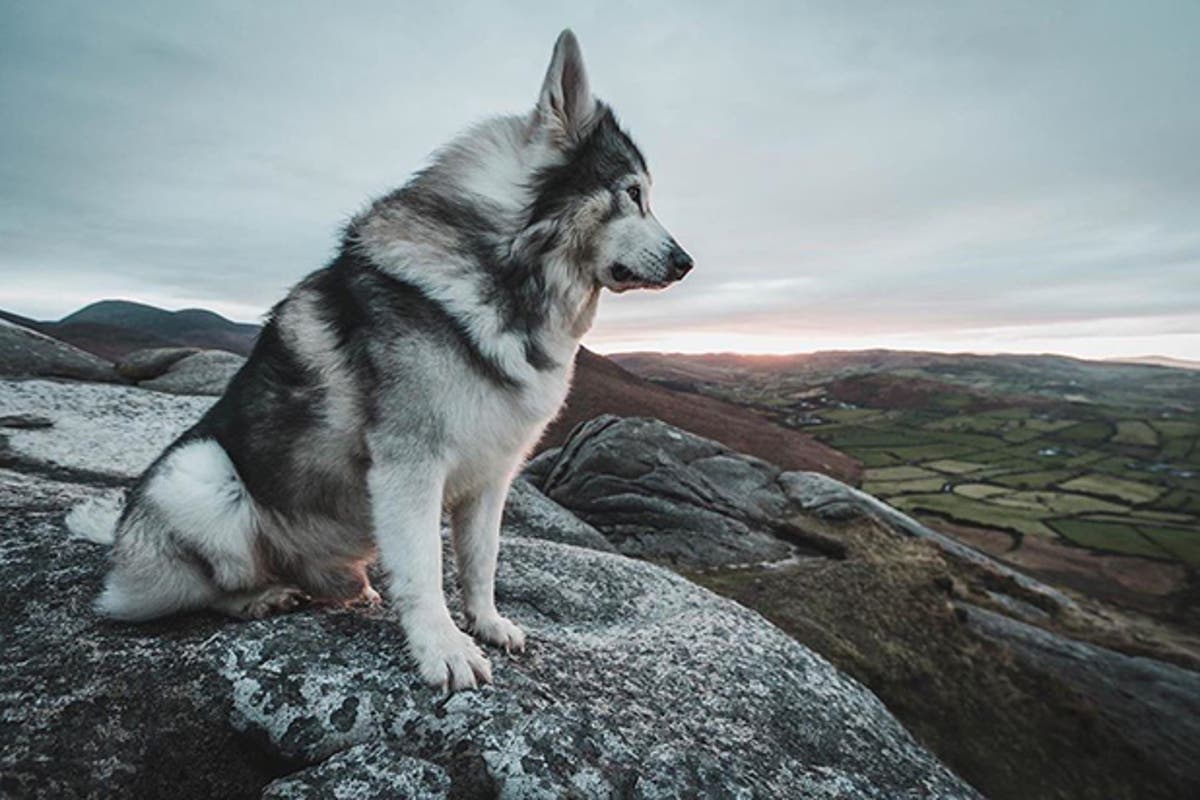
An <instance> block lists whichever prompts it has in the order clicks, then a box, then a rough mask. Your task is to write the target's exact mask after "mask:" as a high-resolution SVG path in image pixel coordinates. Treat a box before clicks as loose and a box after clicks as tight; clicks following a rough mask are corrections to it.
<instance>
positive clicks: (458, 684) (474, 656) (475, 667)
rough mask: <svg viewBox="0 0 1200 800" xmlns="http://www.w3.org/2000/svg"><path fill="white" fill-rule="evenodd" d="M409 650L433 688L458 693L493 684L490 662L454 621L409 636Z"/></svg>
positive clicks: (426, 680) (422, 675) (419, 669)
mask: <svg viewBox="0 0 1200 800" xmlns="http://www.w3.org/2000/svg"><path fill="white" fill-rule="evenodd" d="M408 648H409V652H411V653H412V656H413V659H414V660H415V661H416V662H417V671H418V672H419V673H420V675H421V678H422V680H424V681H425V682H426V683H428V684H429V685H430V686H438V687H441V688H442V689H443V690H445V689H448V690H450V691H451V692H458V691H461V690H463V689H477V688H478V687H480V686H482V685H483V684H485V683H491V682H492V665H491V663H490V662H489V661H488V660H487V657H486V656H484V654H483V651H482V650H480V649H479V645H477V644H475V642H474V641H473V640H472V639H471V637H470V636H468V635H466V634H465V633H463V632H462V631H460V630H459V629H458V627H457V626H456V625H455V624H454V623H453V622H452V621H447V622H446V623H444V624H438V625H436V626H433V627H431V628H429V629H426V630H424V631H418V632H415V633H414V634H413V635H410V636H409V640H408Z"/></svg>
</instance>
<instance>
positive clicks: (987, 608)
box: [526, 417, 1200, 800]
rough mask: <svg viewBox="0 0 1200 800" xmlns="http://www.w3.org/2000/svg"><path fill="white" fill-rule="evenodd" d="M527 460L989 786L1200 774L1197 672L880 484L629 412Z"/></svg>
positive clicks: (569, 504) (624, 544) (1117, 792)
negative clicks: (745, 451) (863, 686)
mask: <svg viewBox="0 0 1200 800" xmlns="http://www.w3.org/2000/svg"><path fill="white" fill-rule="evenodd" d="M526 475H527V477H528V478H529V480H530V481H532V482H533V483H534V484H535V485H536V486H538V487H540V488H542V489H543V490H544V491H545V492H546V493H547V495H548V496H549V497H550V498H551V499H553V500H554V501H555V502H557V503H559V504H561V505H563V506H564V507H566V508H567V509H569V510H571V511H573V512H574V513H576V514H577V515H578V516H579V517H580V518H582V519H583V520H585V521H586V522H588V523H589V524H591V525H592V526H594V527H595V528H596V529H597V530H598V531H600V532H601V533H602V534H603V535H604V536H605V537H606V538H607V539H608V540H609V542H610V543H612V545H613V546H614V547H616V548H617V549H618V550H619V551H620V552H623V553H626V554H629V555H636V556H638V557H641V558H645V559H649V560H653V561H659V562H666V563H669V564H671V565H673V566H675V567H676V568H678V569H680V570H681V571H684V572H685V573H686V574H688V575H689V576H691V577H693V579H695V580H697V581H699V582H701V583H703V584H705V585H707V586H710V587H711V588H714V589H716V590H718V591H720V592H722V593H723V594H726V595H728V596H730V597H733V598H736V599H737V600H738V601H739V602H742V603H743V604H745V605H748V606H749V607H751V608H755V609H757V610H759V611H761V612H762V613H763V614H764V615H766V616H767V617H768V618H770V619H771V620H772V621H773V622H775V623H776V624H778V625H780V626H781V627H782V628H783V629H784V630H786V631H787V632H788V633H790V634H792V635H793V636H795V637H796V638H797V639H798V640H799V641H802V642H804V643H805V644H807V645H809V646H810V647H813V648H814V649H816V650H818V651H819V652H821V653H822V654H824V655H826V656H827V657H829V658H830V659H831V660H833V661H834V663H835V664H837V665H838V666H839V667H840V668H842V669H844V670H846V671H848V672H850V673H851V674H853V675H855V676H856V677H857V678H859V679H860V680H862V681H863V682H864V683H867V684H868V685H869V686H871V688H872V689H873V690H874V691H876V692H877V693H878V694H879V695H880V697H882V698H883V699H884V701H885V702H886V703H887V704H888V705H889V707H890V708H892V709H893V710H894V711H895V712H896V713H897V715H898V716H899V717H900V718H901V719H902V720H904V722H905V723H906V724H907V725H909V726H910V727H911V728H912V729H913V730H914V731H916V732H917V733H918V735H920V736H921V737H922V740H923V741H925V742H926V743H928V744H929V745H930V746H931V747H932V748H933V749H934V750H935V752H937V753H938V754H939V755H941V756H942V757H943V758H945V759H946V760H947V762H948V763H950V764H951V766H953V767H954V768H955V769H956V770H958V771H959V773H960V774H962V775H963V776H964V777H965V778H966V779H968V780H970V781H971V782H972V783H973V784H974V785H976V786H977V787H979V788H980V789H981V790H983V791H984V792H985V793H986V794H987V795H988V796H989V797H995V798H998V799H1002V798H1012V799H1014V800H1015V799H1016V798H1022V799H1023V798H1027V797H1073V798H1105V799H1106V800H1112V798H1118V797H1120V798H1138V799H1139V800H1142V799H1143V798H1149V797H1156V798H1172V797H1182V796H1196V792H1200V767H1198V766H1197V765H1200V744H1197V742H1200V736H1197V733H1198V732H1200V731H1197V729H1196V724H1195V720H1196V719H1197V718H1198V716H1200V715H1198V714H1197V712H1198V711H1200V677H1198V675H1197V673H1195V672H1192V671H1190V670H1188V669H1183V668H1180V667H1177V666H1173V665H1171V664H1169V663H1165V662H1163V661H1159V660H1155V659H1151V658H1145V657H1140V656H1131V655H1125V654H1122V653H1119V652H1115V651H1113V650H1111V649H1108V648H1105V647H1100V646H1096V645H1095V644H1088V643H1086V642H1082V641H1079V640H1077V639H1076V638H1073V637H1075V636H1080V635H1087V634H1089V633H1091V634H1094V635H1095V636H1096V638H1098V639H1100V640H1104V641H1108V640H1111V639H1112V638H1120V639H1122V640H1124V641H1127V642H1130V643H1131V644H1132V645H1134V647H1136V648H1139V649H1140V651H1141V652H1143V653H1144V652H1147V651H1148V650H1147V648H1148V647H1149V646H1150V645H1149V640H1148V639H1147V640H1140V641H1139V640H1138V639H1139V637H1136V636H1135V637H1130V635H1129V631H1128V629H1125V628H1124V627H1123V626H1124V623H1123V622H1114V621H1113V620H1112V618H1111V612H1110V611H1109V610H1108V609H1106V608H1103V607H1100V608H1094V607H1093V606H1091V605H1090V604H1089V605H1087V606H1086V607H1085V606H1084V605H1082V604H1081V603H1082V601H1076V600H1075V599H1073V598H1072V597H1070V596H1068V595H1066V594H1065V593H1063V592H1061V591H1059V590H1058V589H1056V588H1054V587H1051V586H1048V585H1046V584H1043V583H1041V582H1039V581H1037V580H1034V579H1032V578H1029V577H1028V576H1026V575H1023V574H1021V573H1019V572H1017V571H1015V570H1014V569H1012V568H1010V567H1008V566H1007V565H1004V564H1002V563H999V562H997V561H995V560H993V559H992V558H990V557H989V556H987V555H985V554H983V553H980V552H978V551H976V550H974V549H972V548H970V547H968V546H966V545H964V544H962V543H961V542H959V541H957V540H955V539H952V538H951V537H949V536H946V535H944V534H941V533H938V532H937V531H933V530H931V529H929V528H927V527H925V526H924V525H921V524H920V523H919V522H917V521H916V520H914V519H912V518H911V517H909V516H907V515H906V514H904V513H902V512H900V511H898V510H896V509H894V508H892V507H891V506H888V505H887V504H886V503H883V502H881V501H880V500H878V499H877V498H874V497H872V496H871V495H869V494H866V493H864V492H862V491H860V490H857V489H855V488H853V487H850V486H847V485H846V484H844V483H841V482H839V481H837V480H834V479H832V478H830V477H828V476H826V475H821V474H818V473H812V472H800V471H783V470H780V469H778V468H776V467H774V466H773V465H771V464H768V463H766V462H763V461H760V460H758V459H755V458H751V457H748V456H745V455H742V454H739V453H734V452H731V451H730V450H728V449H727V448H725V447H724V446H722V445H720V444H719V443H717V442H714V441H710V440H706V439H702V438H700V437H697V436H694V435H692V434H689V433H687V432H684V431H680V430H679V429H677V428H674V427H672V426H669V425H666V424H664V423H662V422H659V421H657V420H650V419H621V418H616V417H600V418H597V419H594V420H592V421H590V422H588V423H585V424H583V425H581V426H579V427H578V428H576V429H575V430H574V431H573V432H572V434H571V436H570V437H568V439H567V440H566V442H565V443H564V444H563V446H562V447H560V448H556V449H552V450H549V451H547V452H545V453H543V454H542V455H541V456H539V457H538V458H536V459H535V460H534V461H533V462H531V463H530V465H529V468H528V470H527V472H526ZM1014 617H1016V618H1019V619H1014ZM1019 620H1026V621H1031V622H1034V623H1036V624H1037V625H1038V626H1042V627H1036V626H1035V625H1030V624H1026V623H1024V622H1021V621H1019ZM1114 632H1115V633H1116V634H1118V636H1117V637H1114ZM1131 639H1132V641H1131ZM1161 652H1162V654H1163V655H1164V657H1174V656H1175V652H1173V651H1172V649H1171V648H1170V647H1166V648H1162V649H1161Z"/></svg>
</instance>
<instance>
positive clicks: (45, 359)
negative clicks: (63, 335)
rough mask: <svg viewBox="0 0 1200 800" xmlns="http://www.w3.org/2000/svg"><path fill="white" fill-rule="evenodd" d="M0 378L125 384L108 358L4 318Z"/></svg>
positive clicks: (0, 334)
mask: <svg viewBox="0 0 1200 800" xmlns="http://www.w3.org/2000/svg"><path fill="white" fill-rule="evenodd" d="M0 375H4V376H8V377H17V378H73V379H76V380H84V381H105V382H114V383H119V382H121V376H120V375H118V374H117V371H116V370H115V369H114V368H113V365H112V364H110V363H108V362H107V361H105V360H104V359H102V358H99V357H97V356H94V355H92V354H91V353H88V352H85V351H83V350H80V349H79V348H77V347H73V346H71V345H69V344H67V343H66V342H60V341H59V340H58V339H55V338H53V337H50V336H47V335H45V334H44V333H39V332H38V331H35V330H31V329H30V328H26V327H23V326H21V325H17V324H15V323H12V322H9V321H7V320H4V319H0Z"/></svg>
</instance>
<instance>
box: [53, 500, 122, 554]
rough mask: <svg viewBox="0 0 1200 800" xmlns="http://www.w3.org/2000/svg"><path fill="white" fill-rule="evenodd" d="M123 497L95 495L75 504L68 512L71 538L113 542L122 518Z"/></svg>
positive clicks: (68, 528) (98, 542)
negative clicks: (118, 523)
mask: <svg viewBox="0 0 1200 800" xmlns="http://www.w3.org/2000/svg"><path fill="white" fill-rule="evenodd" d="M122 505H123V500H122V498H121V497H115V496H111V495H106V496H103V497H93V498H91V499H89V500H85V501H83V502H82V503H80V504H79V505H77V506H75V507H74V508H72V509H71V510H70V512H68V513H67V519H66V523H67V530H68V531H70V532H71V538H73V539H84V540H86V541H89V542H95V543H96V544H112V543H113V538H114V537H115V535H116V532H117V522H118V521H120V519H121V508H122Z"/></svg>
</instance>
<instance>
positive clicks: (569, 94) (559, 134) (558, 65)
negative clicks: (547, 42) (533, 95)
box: [537, 28, 596, 143]
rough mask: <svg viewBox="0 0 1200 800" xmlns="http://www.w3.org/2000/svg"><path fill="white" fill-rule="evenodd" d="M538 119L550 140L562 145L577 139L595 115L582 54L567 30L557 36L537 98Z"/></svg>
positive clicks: (576, 41) (576, 42) (577, 42)
mask: <svg viewBox="0 0 1200 800" xmlns="http://www.w3.org/2000/svg"><path fill="white" fill-rule="evenodd" d="M537 110H538V117H539V119H540V121H541V123H542V124H543V125H545V126H547V127H548V128H550V131H551V133H552V135H553V138H555V139H558V140H560V141H564V142H565V143H569V142H572V141H575V140H577V139H579V138H580V137H581V136H582V135H583V133H584V132H585V131H586V130H587V128H588V126H589V123H590V122H591V121H592V117H593V116H594V115H595V112H596V98H594V97H592V89H591V86H590V85H589V84H588V77H587V69H586V68H585V67H584V66H583V51H581V50H580V49H579V40H578V39H576V38H575V34H574V33H572V32H571V29H570V28H568V29H567V30H565V31H563V32H562V33H560V34H559V35H558V41H556V42H555V43H554V54H553V55H551V56H550V67H549V69H547V70H546V80H545V81H544V82H543V83H542V94H541V96H540V97H538V105H537Z"/></svg>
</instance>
